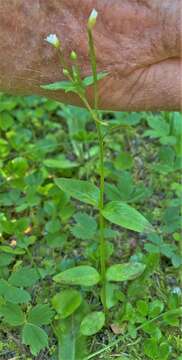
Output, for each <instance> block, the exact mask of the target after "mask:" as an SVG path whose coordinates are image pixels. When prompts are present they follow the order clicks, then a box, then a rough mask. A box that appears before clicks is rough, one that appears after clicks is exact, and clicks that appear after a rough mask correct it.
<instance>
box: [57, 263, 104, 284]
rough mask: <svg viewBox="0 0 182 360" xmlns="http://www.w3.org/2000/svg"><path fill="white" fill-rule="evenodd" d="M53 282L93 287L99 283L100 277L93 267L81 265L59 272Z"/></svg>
mask: <svg viewBox="0 0 182 360" xmlns="http://www.w3.org/2000/svg"><path fill="white" fill-rule="evenodd" d="M53 280H54V281H55V282H58V283H61V284H68V285H81V286H93V285H96V284H97V283H98V282H99V280H100V275H99V273H98V272H97V270H96V269H94V268H93V267H91V266H86V265H81V266H77V267H74V268H71V269H67V270H65V271H63V272H61V273H60V274H58V275H56V276H54V277H53Z"/></svg>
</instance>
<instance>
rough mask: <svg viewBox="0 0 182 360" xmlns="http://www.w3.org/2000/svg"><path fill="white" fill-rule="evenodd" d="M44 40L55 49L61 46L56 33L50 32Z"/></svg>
mask: <svg viewBox="0 0 182 360" xmlns="http://www.w3.org/2000/svg"><path fill="white" fill-rule="evenodd" d="M45 41H47V42H48V43H49V44H51V45H53V46H54V47H55V48H56V49H59V48H60V46H61V42H60V40H59V38H58V37H57V35H56V34H50V35H48V36H47V37H46V39H45Z"/></svg>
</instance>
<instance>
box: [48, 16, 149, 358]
mask: <svg viewBox="0 0 182 360" xmlns="http://www.w3.org/2000/svg"><path fill="white" fill-rule="evenodd" d="M97 16H98V13H97V11H96V10H95V9H94V10H93V11H92V13H91V15H90V17H89V20H88V24H87V35H88V46H89V57H90V64H91V70H92V75H91V76H88V77H86V78H84V79H82V78H81V72H80V68H79V65H78V54H77V53H76V52H75V51H72V52H71V54H70V59H71V61H72V66H69V65H67V59H65V56H64V54H63V51H62V47H61V41H60V39H59V38H58V37H57V36H56V35H55V34H52V35H49V36H48V37H47V39H46V41H47V42H48V43H50V44H51V45H53V46H54V47H55V48H56V50H57V52H58V55H59V59H60V62H61V65H62V67H63V74H64V76H65V77H66V78H68V80H67V81H60V82H56V83H53V84H49V85H43V86H42V88H44V89H46V90H50V91H56V90H64V91H65V92H66V93H68V92H73V93H76V94H77V95H78V96H79V98H80V99H81V100H82V102H83V105H84V106H85V107H86V108H87V110H88V111H89V113H90V114H91V117H92V119H93V121H94V123H95V126H96V130H97V139H98V144H99V158H100V167H99V175H100V186H99V188H98V187H97V186H96V185H95V184H93V183H92V182H90V181H88V180H75V179H70V178H61V179H56V180H55V183H56V185H57V186H58V187H59V188H60V189H61V190H62V191H64V192H65V193H67V194H68V195H69V196H71V197H73V198H74V199H77V200H79V201H81V202H84V203H86V204H89V205H91V206H92V207H93V208H94V209H95V210H97V211H98V216H99V246H98V250H99V262H100V266H99V268H98V269H95V268H94V267H93V266H90V265H89V266H88V265H80V266H77V267H73V268H69V269H67V270H65V271H63V272H61V273H59V274H57V275H55V276H54V278H53V279H54V281H55V282H57V283H59V284H62V285H74V286H75V285H76V286H82V287H92V286H94V285H97V284H99V283H101V285H102V288H101V296H100V298H101V302H102V304H103V310H104V311H103V312H101V311H100V312H98V311H96V312H93V313H89V314H88V315H86V317H84V318H83V320H82V322H81V325H80V332H81V334H82V335H86V336H88V335H93V334H95V333H97V332H98V331H100V330H101V329H102V327H103V326H104V324H105V321H107V313H108V302H109V300H108V296H107V293H108V289H109V286H110V284H111V283H112V282H122V281H128V280H132V279H135V278H137V277H138V276H140V275H141V274H142V273H143V272H144V270H145V264H142V263H140V262H134V263H124V264H115V265H112V266H110V267H108V265H107V261H108V256H107V242H106V238H105V220H108V221H110V222H111V223H113V224H116V225H118V226H122V227H123V228H126V229H130V230H133V231H136V232H142V233H148V232H149V233H150V232H152V231H153V228H152V226H151V225H150V223H149V222H148V221H147V220H146V218H145V217H144V216H143V215H141V214H140V213H139V212H138V211H137V210H135V209H134V208H132V207H131V206H130V205H128V204H127V203H125V202H124V201H117V200H116V201H111V202H109V203H107V204H105V201H104V190H105V175H104V174H105V169H104V138H105V136H106V135H107V123H105V122H103V121H102V120H101V116H100V112H99V110H98V109H99V92H98V82H99V81H100V80H102V79H103V78H105V77H106V76H107V75H108V74H107V73H105V72H101V73H97V62H96V50H95V45H94V38H93V29H94V26H95V25H96V20H97ZM91 85H92V86H93V93H94V104H93V106H92V105H91V104H90V103H89V101H88V100H87V95H86V89H87V87H88V86H91ZM84 221H86V219H85V220H84ZM85 225H86V223H85ZM73 293H74V290H65V292H61V293H60V294H57V295H55V297H54V298H53V306H54V308H55V309H57V311H58V314H61V315H62V317H63V318H64V317H68V316H69V315H71V314H72V313H73V312H74V311H75V310H76V309H77V308H78V307H79V305H80V303H81V298H80V295H79V292H78V293H77V295H76V294H74V295H73V297H74V301H71V304H70V306H69V305H68V304H69V303H70V302H69V299H71V298H72V294H73ZM63 298H64V301H63V302H62V301H61V300H63ZM59 302H60V305H59ZM67 302H68V304H67ZM67 307H68V309H67ZM60 359H62V360H63V359H66V358H64V357H63V355H61V356H60Z"/></svg>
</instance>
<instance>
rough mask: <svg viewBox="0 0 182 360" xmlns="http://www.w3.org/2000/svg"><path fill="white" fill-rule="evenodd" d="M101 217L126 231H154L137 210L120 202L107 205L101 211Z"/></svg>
mask: <svg viewBox="0 0 182 360" xmlns="http://www.w3.org/2000/svg"><path fill="white" fill-rule="evenodd" d="M102 214H103V216H104V217H105V218H106V219H107V220H109V221H110V222H112V223H113V224H116V225H119V226H122V227H124V228H126V229H129V230H133V231H137V232H141V233H148V232H152V231H154V230H153V228H152V225H151V224H150V223H149V222H148V220H147V219H145V217H144V216H143V215H141V214H140V213H139V212H138V211H137V210H135V209H134V208H132V207H131V206H129V205H128V204H126V203H124V202H122V201H112V202H110V203H108V204H107V205H106V206H105V207H104V209H103V211H102Z"/></svg>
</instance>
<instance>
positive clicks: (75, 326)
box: [55, 308, 88, 360]
mask: <svg viewBox="0 0 182 360" xmlns="http://www.w3.org/2000/svg"><path fill="white" fill-rule="evenodd" d="M83 312H84V314H83ZM84 315H85V310H84V311H83V308H81V309H79V312H77V313H76V314H74V315H73V316H70V317H68V318H66V319H61V321H59V322H58V323H57V325H56V327H55V330H56V336H57V338H58V346H59V356H60V359H61V360H83V359H85V358H86V355H88V353H87V345H86V338H85V336H83V335H82V334H80V331H79V330H80V323H81V320H82V319H83V316H84Z"/></svg>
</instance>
